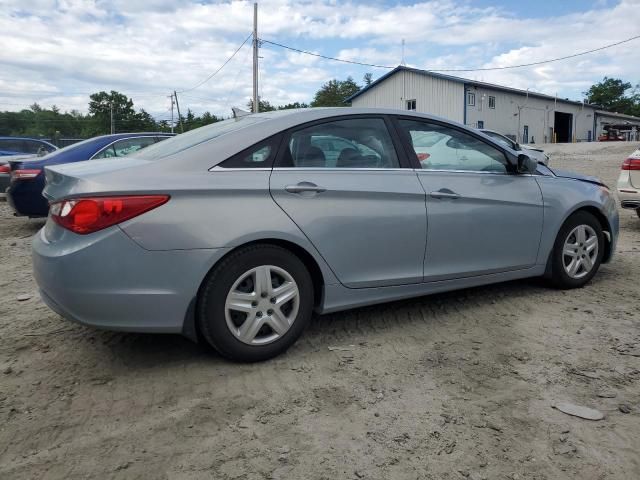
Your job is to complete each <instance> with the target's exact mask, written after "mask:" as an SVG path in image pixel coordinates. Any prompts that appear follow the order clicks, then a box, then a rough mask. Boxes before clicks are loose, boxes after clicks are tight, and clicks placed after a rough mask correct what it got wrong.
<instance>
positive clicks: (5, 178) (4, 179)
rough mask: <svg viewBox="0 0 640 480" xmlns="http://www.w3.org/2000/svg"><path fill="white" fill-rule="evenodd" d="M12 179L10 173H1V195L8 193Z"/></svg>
mask: <svg viewBox="0 0 640 480" xmlns="http://www.w3.org/2000/svg"><path fill="white" fill-rule="evenodd" d="M10 180H11V177H9V174H8V173H0V197H2V196H4V195H6V191H7V188H9V182H10Z"/></svg>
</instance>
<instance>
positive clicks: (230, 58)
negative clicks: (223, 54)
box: [178, 33, 253, 93]
mask: <svg viewBox="0 0 640 480" xmlns="http://www.w3.org/2000/svg"><path fill="white" fill-rule="evenodd" d="M252 36H253V33H250V34H249V36H248V37H247V38H245V39H244V42H242V44H241V45H240V46H239V47H238V48H237V49H236V51H235V52H233V53H232V54H231V56H230V57H229V58H227V60H226V61H225V62H224V63H223V64H222V65H220V68H218V69H217V70H216V71H215V72H213V73H212V74H211V75H209V76H208V77H207V78H205V79H204V80H202V81H201V82H200V83H198V84H196V85H195V86H193V87H191V88H186V89H184V90H180V91H179V92H178V93H184V92H190V91H191V90H195V89H196V88H198V87H200V86H201V85H204V84H205V83H207V82H208V81H209V80H211V79H212V78H213V77H215V76H216V75H217V74H218V72H220V70H222V69H223V68H224V67H225V66H226V65H227V63H229V62H230V61H231V60H232V59H233V57H235V56H236V54H237V53H238V52H239V51H240V50H241V49H242V47H244V45H245V43H247V42H248V41H249V39H250V38H251V37H252Z"/></svg>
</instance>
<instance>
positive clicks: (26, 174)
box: [11, 168, 42, 180]
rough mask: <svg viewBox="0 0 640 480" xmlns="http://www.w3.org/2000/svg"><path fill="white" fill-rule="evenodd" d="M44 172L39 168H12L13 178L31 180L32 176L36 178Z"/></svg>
mask: <svg viewBox="0 0 640 480" xmlns="http://www.w3.org/2000/svg"><path fill="white" fill-rule="evenodd" d="M40 173H42V170H40V169H39V168H19V169H17V170H11V178H13V179H14V180H29V179H30V178H36V177H37V176H38V175H40Z"/></svg>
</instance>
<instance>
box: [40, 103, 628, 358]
mask: <svg viewBox="0 0 640 480" xmlns="http://www.w3.org/2000/svg"><path fill="white" fill-rule="evenodd" d="M429 142H433V143H432V144H433V145H435V144H437V145H438V148H439V150H438V153H437V154H436V153H434V155H432V156H429V155H428V148H429V146H428V145H429ZM418 143H419V146H418V145H417V144H418ZM432 153H433V152H432ZM46 177H47V186H46V188H45V191H44V194H45V196H46V197H47V198H48V199H49V201H50V202H51V208H50V214H49V218H48V219H47V223H46V225H45V227H44V228H43V229H42V230H41V231H40V232H39V233H38V234H37V235H36V237H35V239H34V242H33V265H34V271H35V278H36V280H37V282H38V285H39V287H40V291H41V294H42V297H43V299H44V300H45V302H46V303H47V304H48V305H49V306H50V307H51V308H52V309H53V310H55V311H56V312H59V313H60V314H61V315H63V316H65V317H67V318H69V319H71V320H75V321H77V322H81V323H83V324H87V325H91V326H95V327H99V328H105V329H110V330H124V331H137V332H164V333H182V334H184V335H186V336H187V337H189V338H192V339H204V341H206V342H208V343H209V344H211V345H212V346H213V347H215V348H216V349H217V350H218V351H219V352H220V353H221V354H222V355H225V356H227V357H229V358H232V359H237V360H243V361H256V360H263V359H266V358H269V357H272V356H274V355H277V354H278V353H280V352H282V351H283V350H285V349H286V348H287V347H289V346H290V345H291V344H293V342H295V340H296V339H297V338H298V337H299V336H300V334H301V333H302V331H303V329H304V328H305V326H306V325H307V324H308V323H309V321H310V319H311V316H312V314H313V312H317V313H326V312H335V311H338V310H344V309H348V308H353V307H358V306H363V305H370V304H374V303H379V302H386V301H390V300H397V299H402V298H409V297H415V296H420V295H425V294H430V293H434V292H442V291H446V290H454V289H459V288H467V287H473V286H477V285H483V284H488V283H493V282H502V281H506V280H514V279H519V278H525V277H539V276H545V277H547V278H548V279H549V281H550V282H551V283H552V284H554V285H555V286H557V287H560V288H575V287H581V286H583V285H585V284H586V283H587V282H588V281H589V280H590V279H591V278H592V277H593V276H594V275H595V273H596V271H597V270H598V267H599V265H600V264H601V262H607V261H609V260H610V259H611V256H612V254H613V251H614V249H615V243H616V238H617V233H618V216H617V209H616V203H615V200H614V197H613V195H612V194H611V192H610V191H609V189H608V188H607V187H606V186H605V185H604V184H603V183H602V182H601V181H599V180H598V179H596V178H592V177H584V176H581V175H578V174H573V173H569V172H559V171H556V172H554V171H552V170H550V169H548V168H547V167H545V166H543V165H539V164H537V162H535V161H533V160H532V159H531V158H529V157H528V156H527V155H523V154H522V153H521V152H516V151H513V150H511V149H510V148H508V147H506V146H505V145H503V144H500V143H498V142H495V141H493V140H491V139H490V138H488V137H487V136H485V135H483V134H481V133H479V132H477V131H476V130H473V129H468V128H466V127H464V126H463V125H459V124H456V123H451V122H448V121H445V120H442V119H439V118H435V117H431V116H427V115H422V114H416V113H413V112H405V111H395V110H383V109H355V108H349V109H346V108H345V109H342V108H336V109H306V110H293V111H279V112H271V113H261V114H253V115H247V116H243V117H239V118H235V119H230V120H225V121H223V122H219V123H215V124H213V125H209V126H206V127H202V128H199V129H197V130H193V131H191V132H188V133H185V134H182V135H179V136H177V137H175V138H172V139H169V140H166V141H164V142H162V143H159V144H157V145H153V146H151V147H148V148H147V149H145V150H142V151H140V152H139V153H136V154H134V155H132V156H130V157H124V158H112V159H104V160H90V161H87V162H81V163H76V164H72V165H58V166H52V167H47V169H46Z"/></svg>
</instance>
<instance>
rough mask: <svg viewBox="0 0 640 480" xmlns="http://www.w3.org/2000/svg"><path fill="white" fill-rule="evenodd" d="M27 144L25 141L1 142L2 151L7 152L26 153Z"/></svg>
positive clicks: (0, 148)
mask: <svg viewBox="0 0 640 480" xmlns="http://www.w3.org/2000/svg"><path fill="white" fill-rule="evenodd" d="M25 143H26V142H24V141H23V140H0V150H6V151H8V152H12V153H13V152H15V153H25V152H26V148H27V147H26V145H25Z"/></svg>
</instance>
